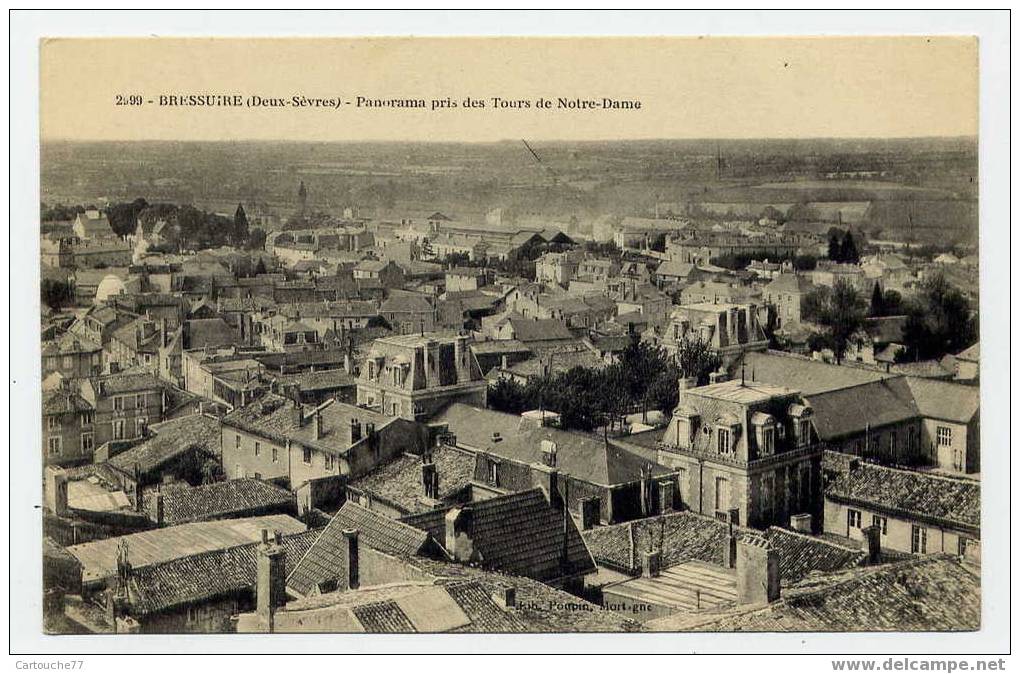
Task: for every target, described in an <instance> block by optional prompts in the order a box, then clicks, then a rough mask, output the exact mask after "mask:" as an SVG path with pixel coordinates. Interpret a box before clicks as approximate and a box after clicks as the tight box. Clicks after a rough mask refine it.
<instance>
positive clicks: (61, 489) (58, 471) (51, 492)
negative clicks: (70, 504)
mask: <svg viewBox="0 0 1020 674" xmlns="http://www.w3.org/2000/svg"><path fill="white" fill-rule="evenodd" d="M46 506H47V507H48V508H49V509H50V512H52V513H53V514H54V515H56V516H57V517H63V516H65V515H67V510H68V508H67V471H65V470H63V469H62V468H54V467H53V466H47V467H46Z"/></svg>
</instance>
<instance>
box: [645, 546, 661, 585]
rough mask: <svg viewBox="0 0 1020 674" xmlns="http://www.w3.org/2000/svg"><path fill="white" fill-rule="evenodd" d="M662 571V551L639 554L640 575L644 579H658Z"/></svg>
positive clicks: (654, 550) (648, 551)
mask: <svg viewBox="0 0 1020 674" xmlns="http://www.w3.org/2000/svg"><path fill="white" fill-rule="evenodd" d="M661 570H662V550H659V549H652V550H645V551H644V552H642V553H641V575H642V577H644V578H658V577H659V573H660V571H661Z"/></svg>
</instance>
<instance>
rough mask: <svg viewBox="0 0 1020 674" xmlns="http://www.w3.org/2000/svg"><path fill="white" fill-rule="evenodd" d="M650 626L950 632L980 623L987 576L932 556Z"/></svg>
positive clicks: (714, 629)
mask: <svg viewBox="0 0 1020 674" xmlns="http://www.w3.org/2000/svg"><path fill="white" fill-rule="evenodd" d="M645 626H646V627H648V628H649V629H652V630H664V631H677V630H681V631H706V632H855V631H865V630H866V631H868V632H946V631H964V630H967V631H969V630H977V629H979V628H980V627H981V580H980V578H979V577H978V575H977V574H976V573H974V572H973V571H971V570H969V569H967V568H965V567H964V566H963V565H961V564H960V562H959V561H957V560H955V559H949V558H946V557H942V556H937V555H931V556H927V557H920V558H913V559H910V560H907V561H904V562H898V563H894V564H885V565H881V566H875V567H863V568H860V569H852V570H849V571H844V572H842V573H839V574H833V575H831V576H828V577H826V578H824V579H822V578H814V579H812V581H811V587H805V588H804V589H802V590H796V591H789V592H787V593H786V595H785V596H784V597H783V598H781V599H780V600H779V601H778V602H776V603H774V604H770V605H768V606H766V607H764V608H760V607H754V608H738V609H737V610H733V611H728V612H726V613H724V614H721V615H712V614H696V615H694V616H691V615H690V614H675V615H673V616H669V617H667V618H660V619H656V620H652V621H649V622H648V623H646V624H645Z"/></svg>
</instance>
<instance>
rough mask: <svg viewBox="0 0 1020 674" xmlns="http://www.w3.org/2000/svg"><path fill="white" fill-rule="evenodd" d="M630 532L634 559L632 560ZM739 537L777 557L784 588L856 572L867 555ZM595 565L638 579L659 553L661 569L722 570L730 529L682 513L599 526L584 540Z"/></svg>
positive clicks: (772, 536) (822, 544)
mask: <svg viewBox="0 0 1020 674" xmlns="http://www.w3.org/2000/svg"><path fill="white" fill-rule="evenodd" d="M631 530H633V541H634V547H633V550H634V556H633V558H631ZM735 532H736V534H737V536H739V537H741V538H743V537H747V536H757V537H762V538H764V539H765V540H767V541H768V542H769V543H770V544H771V545H772V546H773V547H774V548H775V549H776V551H777V552H778V553H779V573H780V578H781V579H782V581H783V583H784V584H789V583H794V582H797V581H798V580H800V579H801V578H803V577H804V576H806V575H807V574H809V573H811V572H815V571H824V572H828V571H833V570H837V569H844V568H849V567H853V566H857V565H858V564H860V563H861V561H862V560H863V559H864V557H865V553H864V552H862V551H861V550H860V549H857V548H850V547H847V546H843V545H838V544H836V543H833V542H831V541H826V540H823V539H821V538H818V537H815V536H808V535H806V534H801V533H798V532H794V531H790V530H788V529H782V528H779V527H771V528H769V529H768V530H766V531H765V532H760V531H756V530H753V529H747V528H744V527H736V528H735ZM582 535H583V536H584V539H585V542H586V543H587V544H588V547H589V549H590V550H591V551H592V554H593V555H594V556H595V559H596V561H597V562H598V563H599V564H603V565H606V566H608V567H610V568H614V569H617V570H621V571H624V572H627V573H640V571H641V552H642V551H644V550H647V549H648V548H649V547H650V546H651V547H661V549H662V567H663V568H667V567H671V566H676V565H677V564H683V563H684V562H688V561H691V560H696V561H700V562H707V563H709V564H716V565H721V564H722V561H723V557H722V554H723V544H724V543H725V541H726V539H727V537H728V536H729V525H728V524H726V523H725V522H720V521H719V520H716V519H715V518H712V517H708V516H706V515H699V514H697V513H694V512H691V511H689V510H685V511H682V512H676V513H671V514H669V515H665V516H661V517H649V518H646V519H642V520H634V521H633V522H627V523H624V524H615V525H611V526H601V527H595V528H593V529H589V530H587V531H585V532H583V534H582Z"/></svg>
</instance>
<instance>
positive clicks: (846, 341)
mask: <svg viewBox="0 0 1020 674" xmlns="http://www.w3.org/2000/svg"><path fill="white" fill-rule="evenodd" d="M865 313H866V305H865V302H864V300H863V299H862V298H861V297H860V295H858V294H857V291H856V290H854V287H853V286H852V285H850V283H849V282H847V281H846V280H843V279H840V280H838V281H836V285H835V286H834V287H833V289H832V293H831V295H830V297H829V300H828V302H827V303H826V306H825V307H823V309H822V312H821V315H820V316H819V317H818V322H819V323H821V324H822V325H823V326H825V327H826V329H827V330H826V337H827V341H828V345H829V348H831V349H832V352H833V354H834V355H835V356H836V362H837V363H841V362H843V356H844V355H846V352H847V348H848V347H849V346H850V341H851V339H852V338H853V336H854V335H855V334H857V332H858V331H859V330H861V328H863V327H864V319H865Z"/></svg>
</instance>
